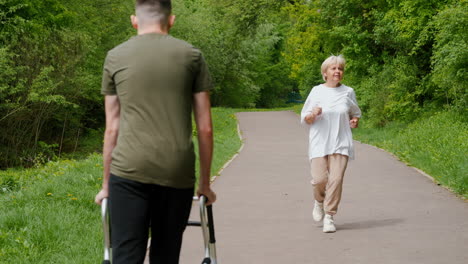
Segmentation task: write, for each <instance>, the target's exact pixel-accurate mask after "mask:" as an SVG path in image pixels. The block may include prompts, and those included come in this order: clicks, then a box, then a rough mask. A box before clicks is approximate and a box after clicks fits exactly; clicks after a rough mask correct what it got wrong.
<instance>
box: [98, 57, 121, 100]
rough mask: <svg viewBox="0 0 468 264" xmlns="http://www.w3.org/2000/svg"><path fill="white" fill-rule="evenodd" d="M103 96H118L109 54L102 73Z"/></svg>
mask: <svg viewBox="0 0 468 264" xmlns="http://www.w3.org/2000/svg"><path fill="white" fill-rule="evenodd" d="M101 94H103V95H116V94H117V90H116V88H115V82H114V78H113V74H112V71H111V62H110V56H109V54H107V56H106V59H105V61H104V69H103V71H102V84H101Z"/></svg>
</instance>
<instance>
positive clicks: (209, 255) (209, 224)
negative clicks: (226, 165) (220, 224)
mask: <svg viewBox="0 0 468 264" xmlns="http://www.w3.org/2000/svg"><path fill="white" fill-rule="evenodd" d="M193 200H194V201H199V207H200V221H188V223H187V226H200V227H201V229H202V233H203V240H204V245H205V258H204V259H203V261H202V264H217V263H218V262H217V258H216V239H215V231H214V221H213V207H212V206H211V205H208V206H206V197H205V196H201V197H200V198H198V197H196V196H195V197H193ZM101 215H102V226H103V231H104V260H103V261H102V264H111V261H110V260H111V255H112V247H111V242H110V235H111V232H110V231H111V230H110V228H109V209H108V201H107V198H104V199H103V200H102V204H101Z"/></svg>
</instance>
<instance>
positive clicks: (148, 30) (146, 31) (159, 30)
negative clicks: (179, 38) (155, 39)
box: [138, 25, 169, 35]
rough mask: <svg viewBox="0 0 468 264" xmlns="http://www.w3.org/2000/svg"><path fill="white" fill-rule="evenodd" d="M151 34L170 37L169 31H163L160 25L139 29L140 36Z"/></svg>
mask: <svg viewBox="0 0 468 264" xmlns="http://www.w3.org/2000/svg"><path fill="white" fill-rule="evenodd" d="M150 33H156V34H160V35H168V34H169V31H168V30H166V29H162V28H161V27H160V26H159V25H154V26H147V27H143V28H138V35H144V34H150Z"/></svg>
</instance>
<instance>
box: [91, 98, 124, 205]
mask: <svg viewBox="0 0 468 264" xmlns="http://www.w3.org/2000/svg"><path fill="white" fill-rule="evenodd" d="M104 104H105V111H106V131H105V132H104V149H103V154H102V155H103V157H102V158H103V163H104V172H103V178H102V189H101V191H100V192H99V193H98V194H97V195H96V198H95V202H96V203H97V204H101V201H102V199H104V198H106V197H108V196H109V175H110V165H111V161H112V150H114V147H115V145H116V144H117V136H118V135H119V123H120V101H119V98H118V97H117V95H106V97H105V103H104Z"/></svg>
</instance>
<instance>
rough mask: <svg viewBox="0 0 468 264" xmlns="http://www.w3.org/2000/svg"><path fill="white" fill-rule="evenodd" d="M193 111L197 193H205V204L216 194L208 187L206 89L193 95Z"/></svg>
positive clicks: (209, 127) (208, 108) (209, 130)
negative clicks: (196, 156) (198, 161)
mask: <svg viewBox="0 0 468 264" xmlns="http://www.w3.org/2000/svg"><path fill="white" fill-rule="evenodd" d="M193 111H194V114H195V123H196V125H197V132H198V133H197V134H198V146H199V147H198V149H199V151H198V152H199V159H200V178H199V179H198V190H197V195H198V196H200V195H205V196H206V198H207V199H208V202H207V205H210V204H212V203H214V202H215V201H216V194H215V193H214V192H213V191H212V190H211V187H210V172H211V160H212V158H213V126H212V123H211V105H210V94H209V92H207V91H204V92H199V93H195V94H194V95H193Z"/></svg>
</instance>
